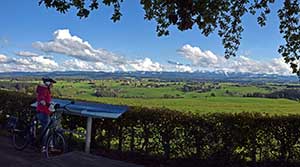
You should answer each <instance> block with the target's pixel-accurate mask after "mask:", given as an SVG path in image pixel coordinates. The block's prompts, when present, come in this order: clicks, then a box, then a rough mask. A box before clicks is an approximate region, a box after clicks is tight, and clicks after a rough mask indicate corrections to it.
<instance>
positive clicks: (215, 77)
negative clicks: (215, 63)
mask: <svg viewBox="0 0 300 167" xmlns="http://www.w3.org/2000/svg"><path fill="white" fill-rule="evenodd" d="M44 76H50V77H55V78H78V79H110V78H111V79H121V78H127V77H130V78H136V79H141V78H153V79H160V80H168V81H182V80H184V81H223V82H224V81H225V82H226V81H230V82H279V83H284V82H295V83H296V82H299V78H298V77H297V76H296V75H293V76H292V75H291V76H283V75H277V74H253V73H235V72H227V73H225V72H223V71H214V72H209V71H198V72H193V73H189V72H151V71H150V72H149V71H147V72H145V71H134V72H94V71H54V72H2V73H0V78H19V77H31V78H37V77H44Z"/></svg>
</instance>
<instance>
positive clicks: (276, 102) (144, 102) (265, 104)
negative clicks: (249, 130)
mask: <svg viewBox="0 0 300 167" xmlns="http://www.w3.org/2000/svg"><path fill="white" fill-rule="evenodd" d="M77 99H78V100H87V99H88V100H90V101H96V102H101V103H109V104H121V105H129V106H143V107H149V108H160V107H164V108H169V109H172V110H178V111H183V112H193V113H212V112H237V113H238V112H265V113H269V114H279V115H286V114H300V110H299V108H300V103H299V102H296V101H291V100H287V99H265V98H242V97H208V98H196V99H140V98H97V97H79V98H77Z"/></svg>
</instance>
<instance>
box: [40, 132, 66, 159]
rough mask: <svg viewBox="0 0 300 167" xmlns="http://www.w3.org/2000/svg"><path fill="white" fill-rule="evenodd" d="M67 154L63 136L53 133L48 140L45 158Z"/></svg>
mask: <svg viewBox="0 0 300 167" xmlns="http://www.w3.org/2000/svg"><path fill="white" fill-rule="evenodd" d="M65 152H66V142H65V138H64V136H63V134H61V133H53V134H51V135H50V136H49V137H48V139H47V145H46V152H45V157H46V158H49V157H53V156H58V155H61V154H63V153H65Z"/></svg>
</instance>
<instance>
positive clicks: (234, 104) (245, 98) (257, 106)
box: [0, 78, 300, 115]
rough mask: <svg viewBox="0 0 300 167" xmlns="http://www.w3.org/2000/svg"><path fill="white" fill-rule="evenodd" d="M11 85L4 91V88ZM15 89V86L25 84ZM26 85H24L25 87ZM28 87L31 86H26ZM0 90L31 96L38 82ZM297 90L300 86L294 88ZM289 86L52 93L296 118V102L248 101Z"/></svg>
mask: <svg viewBox="0 0 300 167" xmlns="http://www.w3.org/2000/svg"><path fill="white" fill-rule="evenodd" d="M4 83H6V84H10V87H5V86H3V84H4ZM24 83H25V86H24V85H21V86H20V85H16V84H24ZM26 83H27V84H26ZM28 83H30V84H29V85H28ZM1 84H2V86H1V88H2V89H17V88H18V91H23V92H24V91H25V92H27V93H32V92H33V93H34V87H35V86H36V85H37V84H38V82H37V81H8V80H1V81H0V85H1ZM293 86H299V85H297V84H296V85H293ZM288 87H289V85H288V84H274V83H265V84H241V83H230V82H224V83H216V82H185V81H182V82H168V81H160V80H156V79H142V80H135V79H131V78H127V79H119V80H59V81H58V83H56V84H55V86H54V87H53V90H52V94H53V96H54V97H56V98H67V99H76V100H84V101H94V102H100V103H108V104H121V105H128V106H141V107H148V108H168V109H172V110H177V111H182V112H191V113H212V112H237V113H238V112H263V113H268V114H279V115H281V114H284V115H285V114H298V113H300V109H299V108H300V103H299V100H289V99H284V98H277V99H271V98H257V97H249V95H250V96H251V95H252V94H255V93H260V94H268V93H272V92H274V91H278V90H284V89H287V88H288Z"/></svg>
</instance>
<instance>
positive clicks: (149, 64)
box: [130, 57, 163, 71]
mask: <svg viewBox="0 0 300 167" xmlns="http://www.w3.org/2000/svg"><path fill="white" fill-rule="evenodd" d="M130 66H131V67H133V69H134V70H136V71H162V70H163V67H162V65H161V64H159V63H158V62H153V61H152V60H151V59H149V58H147V57H146V58H145V59H141V60H135V61H131V62H130Z"/></svg>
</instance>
